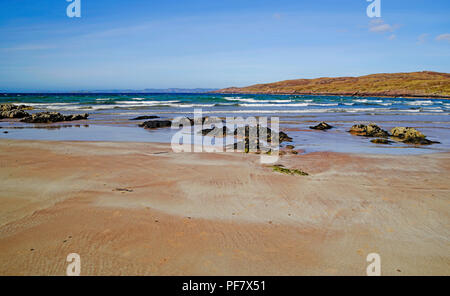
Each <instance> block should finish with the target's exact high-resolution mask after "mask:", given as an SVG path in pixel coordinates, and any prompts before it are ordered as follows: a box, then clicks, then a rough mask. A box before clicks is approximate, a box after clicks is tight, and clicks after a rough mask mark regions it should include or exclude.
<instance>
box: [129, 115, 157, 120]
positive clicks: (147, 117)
mask: <svg viewBox="0 0 450 296" xmlns="http://www.w3.org/2000/svg"><path fill="white" fill-rule="evenodd" d="M157 118H159V116H155V115H144V116H138V117H136V118H132V119H130V120H148V119H157Z"/></svg>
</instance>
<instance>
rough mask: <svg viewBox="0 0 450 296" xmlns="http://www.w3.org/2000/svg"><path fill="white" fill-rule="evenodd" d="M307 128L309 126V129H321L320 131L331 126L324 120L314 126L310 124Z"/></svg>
mask: <svg viewBox="0 0 450 296" xmlns="http://www.w3.org/2000/svg"><path fill="white" fill-rule="evenodd" d="M309 128H310V129H315V130H321V131H323V130H329V129H332V128H333V126H331V125H329V124H328V123H326V122H325V121H322V122H321V123H319V124H318V125H316V126H310V127H309Z"/></svg>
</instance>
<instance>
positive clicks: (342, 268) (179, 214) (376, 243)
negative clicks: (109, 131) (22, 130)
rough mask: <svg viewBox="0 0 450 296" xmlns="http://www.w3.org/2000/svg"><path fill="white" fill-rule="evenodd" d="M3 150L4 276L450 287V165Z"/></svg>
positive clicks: (432, 158)
mask: <svg viewBox="0 0 450 296" xmlns="http://www.w3.org/2000/svg"><path fill="white" fill-rule="evenodd" d="M279 163H280V164H283V165H285V166H286V167H288V168H298V169H302V170H303V171H306V172H308V173H310V176H289V175H283V174H279V173H276V172H273V171H272V169H271V168H270V167H269V166H265V165H262V164H260V162H259V156H258V155H245V154H239V153H227V154H206V153H181V154H176V153H173V152H172V151H171V148H170V146H169V145H167V144H156V143H107V142H43V141H21V140H0V188H1V189H2V190H1V191H0V275H64V274H65V271H66V267H67V263H66V256H67V255H68V254H69V253H78V254H80V256H81V274H82V275H365V272H366V267H367V265H368V263H367V262H366V256H367V255H368V254H369V253H373V252H375V253H379V254H380V255H381V267H382V274H383V275H450V244H449V239H450V231H449V230H450V229H449V226H448V225H449V222H450V212H449V209H450V205H449V202H450V199H449V198H450V182H449V181H450V177H449V176H450V174H449V173H450V153H435V154H426V155H409V156H395V155H381V154H380V155H358V154H343V153H327V152H317V153H309V154H305V155H286V156H283V157H282V158H281V160H280V162H279Z"/></svg>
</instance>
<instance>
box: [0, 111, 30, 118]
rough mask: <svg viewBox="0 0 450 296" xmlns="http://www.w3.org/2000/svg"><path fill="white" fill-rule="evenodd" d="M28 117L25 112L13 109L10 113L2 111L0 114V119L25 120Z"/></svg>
mask: <svg viewBox="0 0 450 296" xmlns="http://www.w3.org/2000/svg"><path fill="white" fill-rule="evenodd" d="M28 116H30V114H28V113H27V112H25V111H23V110H20V109H14V110H10V111H3V112H1V113H0V119H1V118H25V117H28Z"/></svg>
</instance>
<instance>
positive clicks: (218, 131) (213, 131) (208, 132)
mask: <svg viewBox="0 0 450 296" xmlns="http://www.w3.org/2000/svg"><path fill="white" fill-rule="evenodd" d="M228 132H229V129H228V128H227V127H226V126H224V127H222V128H217V127H215V128H207V129H204V130H202V131H201V133H202V135H203V136H212V137H225V136H226V135H227V133H228Z"/></svg>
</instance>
